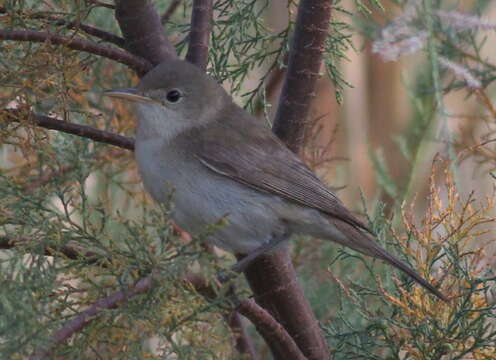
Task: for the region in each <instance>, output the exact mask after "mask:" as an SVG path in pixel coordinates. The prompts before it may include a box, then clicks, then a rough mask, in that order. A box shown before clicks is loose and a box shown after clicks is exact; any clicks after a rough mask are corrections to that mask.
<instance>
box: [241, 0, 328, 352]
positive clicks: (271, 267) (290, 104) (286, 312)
mask: <svg viewBox="0 0 496 360" xmlns="http://www.w3.org/2000/svg"><path fill="white" fill-rule="evenodd" d="M331 6H332V4H331V1H330V0H301V1H300V4H299V6H298V15H297V19H296V25H295V31H294V35H293V40H292V43H291V49H290V52H289V61H288V69H287V73H286V78H285V80H284V85H283V88H282V92H281V96H280V98H279V104H278V109H277V113H276V117H275V120H274V128H273V131H274V133H275V134H276V135H277V136H279V137H280V138H281V139H282V140H283V141H284V142H285V143H286V145H287V146H288V147H289V148H290V149H291V150H293V151H294V152H298V150H299V149H300V147H301V145H302V143H303V139H304V130H305V120H306V117H307V114H308V109H309V106H310V102H311V100H312V98H313V97H314V89H315V83H316V81H317V79H318V78H319V76H320V75H319V70H320V65H321V61H322V52H323V49H324V41H325V39H326V36H327V32H328V28H329V21H330V16H331ZM245 275H246V277H247V279H248V282H249V284H250V287H251V289H252V290H253V292H254V294H255V299H256V301H257V302H258V303H259V304H261V305H262V306H263V307H264V308H265V309H267V310H268V311H269V312H270V313H271V314H272V315H273V316H274V317H275V318H276V320H278V321H279V322H280V323H281V324H282V325H283V326H284V327H285V328H286V329H287V331H288V332H289V334H290V335H291V336H292V337H293V339H294V340H295V341H296V343H297V344H298V346H299V348H300V349H301V351H302V352H303V354H305V356H307V357H308V358H309V359H314V360H324V359H326V360H327V359H329V357H330V354H329V349H328V347H327V344H326V341H325V339H324V337H323V335H322V332H321V330H320V328H319V324H318V322H317V319H316V318H315V315H314V314H313V312H312V309H311V307H310V305H309V303H308V301H307V300H306V298H305V296H304V295H303V292H302V290H301V288H300V286H299V285H298V282H297V280H296V273H295V270H294V267H293V264H292V262H291V256H290V254H289V250H288V249H287V248H281V249H279V250H278V251H276V252H274V253H272V254H266V255H263V256H260V257H259V258H257V259H255V261H253V263H252V264H251V265H250V266H249V267H248V268H247V270H246V272H245ZM272 350H273V353H274V356H275V358H276V359H278V360H279V359H286V358H287V357H286V356H285V354H284V352H282V353H281V352H275V351H274V350H276V351H277V349H272Z"/></svg>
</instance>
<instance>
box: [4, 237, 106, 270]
mask: <svg viewBox="0 0 496 360" xmlns="http://www.w3.org/2000/svg"><path fill="white" fill-rule="evenodd" d="M31 243H32V241H30V240H29V239H28V238H25V237H10V236H6V235H4V236H0V249H2V250H10V249H13V248H16V247H17V248H20V247H22V246H23V245H25V244H31ZM41 253H42V254H43V255H45V256H60V254H62V255H63V256H64V257H66V258H68V259H71V260H77V259H85V261H86V262H87V263H88V264H92V263H95V262H97V261H98V258H99V255H98V254H97V253H95V252H92V251H83V250H81V249H78V248H77V247H75V246H71V245H64V246H58V245H54V246H45V247H43V249H41Z"/></svg>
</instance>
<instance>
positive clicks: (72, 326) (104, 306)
mask: <svg viewBox="0 0 496 360" xmlns="http://www.w3.org/2000/svg"><path fill="white" fill-rule="evenodd" d="M153 285H154V281H153V277H152V275H149V276H147V277H144V278H142V279H140V280H139V281H138V282H136V284H135V285H134V286H133V287H132V288H131V289H127V290H119V291H116V292H114V293H112V294H110V295H109V296H107V297H105V298H103V299H100V300H98V301H97V302H95V303H94V304H93V305H91V306H90V307H89V308H88V309H86V310H84V311H83V312H81V313H79V314H78V315H77V316H76V317H75V318H74V319H72V320H69V321H68V322H67V323H65V324H64V326H62V327H61V328H60V329H59V330H57V331H56V332H55V333H54V335H53V336H52V339H51V342H50V344H49V345H48V346H47V347H45V348H44V349H42V350H39V351H37V352H36V353H35V354H34V355H33V356H31V357H30V358H29V359H30V360H41V359H46V358H47V357H49V356H50V354H51V352H52V351H53V349H54V348H55V347H57V346H58V345H60V344H63V343H65V342H66V341H67V340H68V339H69V338H70V337H71V336H72V335H74V334H75V333H77V332H79V331H81V330H82V329H83V328H84V327H85V326H86V325H88V324H89V323H90V322H91V321H93V320H94V319H95V318H96V317H97V316H98V315H100V314H101V313H102V311H104V310H109V309H115V308H117V307H118V306H119V304H120V303H122V302H125V301H128V300H129V299H131V298H132V297H134V296H136V295H139V294H143V293H145V292H147V291H149V290H150V289H151V288H152V287H153Z"/></svg>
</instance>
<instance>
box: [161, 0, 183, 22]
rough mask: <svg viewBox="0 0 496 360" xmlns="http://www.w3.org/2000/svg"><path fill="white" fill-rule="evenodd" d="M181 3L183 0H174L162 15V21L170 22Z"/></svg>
mask: <svg viewBox="0 0 496 360" xmlns="http://www.w3.org/2000/svg"><path fill="white" fill-rule="evenodd" d="M180 4H181V0H172V2H171V3H170V5H169V7H168V8H167V10H166V11H165V12H164V14H163V15H162V16H161V17H160V22H161V23H162V24H165V23H166V22H168V21H169V19H170V18H171V16H172V15H173V14H174V12H175V11H176V9H177V8H178V7H179V5H180Z"/></svg>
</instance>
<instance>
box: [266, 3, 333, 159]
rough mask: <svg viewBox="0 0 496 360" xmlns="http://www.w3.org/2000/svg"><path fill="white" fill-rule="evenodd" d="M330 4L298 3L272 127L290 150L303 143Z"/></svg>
mask: <svg viewBox="0 0 496 360" xmlns="http://www.w3.org/2000/svg"><path fill="white" fill-rule="evenodd" d="M331 7H332V4H331V1H330V0H301V2H300V4H299V6H298V15H297V18H296V26H295V31H294V35H293V40H292V42H291V49H290V52H289V62H288V70H287V75H286V79H285V81H284V85H283V88H282V92H281V97H280V99H279V106H278V108H277V113H276V117H275V120H274V128H273V131H274V133H275V134H276V135H277V136H278V137H279V138H281V140H283V141H284V142H285V143H286V145H287V146H288V147H289V148H290V149H291V150H293V151H294V152H298V150H299V149H300V147H301V146H302V144H303V139H304V131H305V122H306V118H307V115H308V109H309V108H310V103H311V101H312V98H313V97H314V96H315V93H314V91H315V84H316V82H317V80H318V78H319V77H320V74H319V71H320V65H321V63H322V53H323V51H324V42H325V39H326V37H327V33H328V31H329V21H330V17H331Z"/></svg>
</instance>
